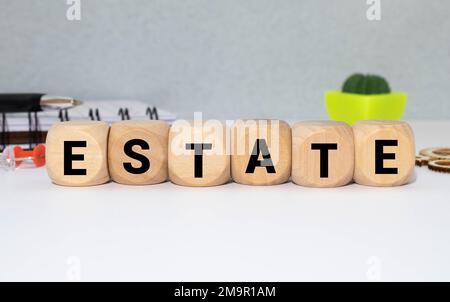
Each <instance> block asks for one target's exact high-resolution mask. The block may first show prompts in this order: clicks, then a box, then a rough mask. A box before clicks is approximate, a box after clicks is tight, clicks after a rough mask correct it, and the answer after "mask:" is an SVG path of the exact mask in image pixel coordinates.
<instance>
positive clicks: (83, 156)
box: [46, 121, 109, 186]
mask: <svg viewBox="0 0 450 302" xmlns="http://www.w3.org/2000/svg"><path fill="white" fill-rule="evenodd" d="M108 131H109V125H108V124H107V123H105V122H99V121H86V122H81V121H80V122H75V121H73V122H61V123H56V124H54V125H53V126H52V127H51V128H50V130H49V131H48V134H47V141H46V145H47V150H46V159H47V172H48V175H49V177H50V178H51V179H52V181H53V182H54V183H56V184H58V185H64V186H93V185H99V184H103V183H106V182H108V181H109V172H108V158H107V145H108Z"/></svg>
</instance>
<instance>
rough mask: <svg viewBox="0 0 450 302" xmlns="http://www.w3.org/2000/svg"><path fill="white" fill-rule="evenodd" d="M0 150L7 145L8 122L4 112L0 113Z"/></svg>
mask: <svg viewBox="0 0 450 302" xmlns="http://www.w3.org/2000/svg"><path fill="white" fill-rule="evenodd" d="M0 130H1V131H0V151H3V149H5V147H6V146H7V145H9V132H8V123H7V121H6V113H5V112H2V113H1V129H0Z"/></svg>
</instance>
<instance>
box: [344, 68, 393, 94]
mask: <svg viewBox="0 0 450 302" xmlns="http://www.w3.org/2000/svg"><path fill="white" fill-rule="evenodd" d="M342 92H346V93H355V94H387V93H390V92H391V89H390V88H389V84H388V82H387V81H386V80H385V79H384V78H383V77H380V76H377V75H370V74H368V75H364V74H360V73H356V74H353V75H351V76H350V77H349V78H348V79H347V80H346V81H345V83H344V85H343V87H342Z"/></svg>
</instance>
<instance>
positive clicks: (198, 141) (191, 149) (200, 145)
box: [169, 120, 231, 187]
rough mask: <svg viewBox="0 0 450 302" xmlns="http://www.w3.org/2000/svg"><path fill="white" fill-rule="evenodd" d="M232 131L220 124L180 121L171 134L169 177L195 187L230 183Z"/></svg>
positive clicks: (179, 183)
mask: <svg viewBox="0 0 450 302" xmlns="http://www.w3.org/2000/svg"><path fill="white" fill-rule="evenodd" d="M228 142H229V129H228V127H227V126H226V125H225V124H224V123H222V122H219V121H212V120H211V121H203V122H202V121H193V122H189V121H181V120H180V121H176V122H175V123H174V124H173V125H172V127H171V128H170V132H169V178H170V180H171V181H172V182H174V183H176V184H178V185H182V186H191V187H208V186H217V185H221V184H225V183H227V182H229V180H230V177H231V176H230V153H229V143H228Z"/></svg>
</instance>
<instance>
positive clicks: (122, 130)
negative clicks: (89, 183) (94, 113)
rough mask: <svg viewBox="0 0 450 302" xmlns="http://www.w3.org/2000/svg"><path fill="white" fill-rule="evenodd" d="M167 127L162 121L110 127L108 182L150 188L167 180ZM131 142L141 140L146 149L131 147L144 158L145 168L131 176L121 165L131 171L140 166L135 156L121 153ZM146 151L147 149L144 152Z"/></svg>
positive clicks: (137, 122)
mask: <svg viewBox="0 0 450 302" xmlns="http://www.w3.org/2000/svg"><path fill="white" fill-rule="evenodd" d="M168 138H169V124H167V123H166V122H163V121H133V120H130V121H123V122H118V123H114V124H112V125H111V129H110V132H109V140H108V165H109V173H110V175H111V179H112V180H113V181H115V182H118V183H121V184H127V185H150V184H157V183H161V182H164V181H166V180H167V178H168V174H169V172H168V165H167V162H168V160H167V158H168V155H167V149H168V147H167V146H168ZM132 140H141V141H143V142H145V143H146V144H147V146H145V145H144V146H140V145H137V144H135V145H134V146H133V147H132V151H133V152H135V153H138V154H141V155H143V156H145V157H146V158H147V159H148V161H149V168H148V169H145V170H143V171H142V172H139V173H131V172H129V171H128V170H127V169H125V167H124V163H127V164H128V165H129V164H131V167H133V168H139V167H143V166H144V164H143V162H142V161H140V160H139V159H138V158H136V157H134V156H133V157H130V156H129V155H127V154H126V152H125V149H124V147H125V145H126V144H127V143H129V142H130V141H132ZM147 148H148V149H147Z"/></svg>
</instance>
